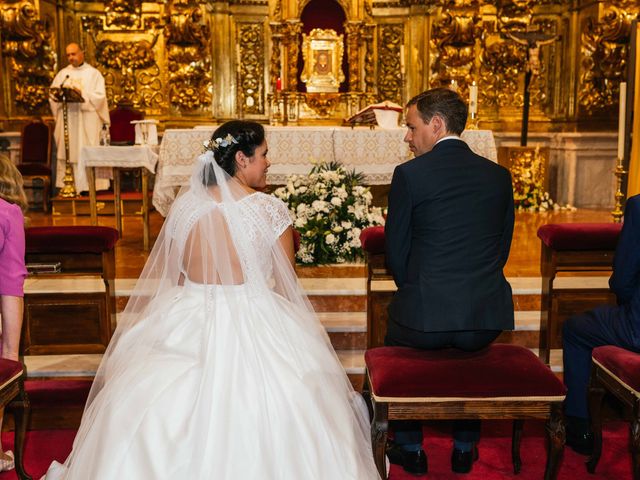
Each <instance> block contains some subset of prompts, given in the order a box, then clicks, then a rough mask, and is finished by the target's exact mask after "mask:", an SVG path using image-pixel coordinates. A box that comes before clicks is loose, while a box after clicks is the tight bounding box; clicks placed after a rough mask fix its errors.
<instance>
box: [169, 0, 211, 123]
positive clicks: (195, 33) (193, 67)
mask: <svg viewBox="0 0 640 480" xmlns="http://www.w3.org/2000/svg"><path fill="white" fill-rule="evenodd" d="M164 18H165V22H166V23H165V27H164V36H165V41H166V46H167V57H168V58H167V65H168V70H169V72H168V73H169V80H168V85H167V86H168V88H169V102H170V104H171V106H172V107H175V108H177V109H179V110H182V111H183V112H184V113H187V112H193V111H196V110H200V109H206V108H208V107H209V106H210V105H211V93H212V90H213V87H212V84H211V54H210V52H209V49H208V44H209V41H208V39H209V37H210V34H211V32H210V29H209V25H208V24H207V23H206V21H204V20H203V18H202V10H201V6H199V5H198V4H196V3H195V2H192V1H189V0H174V1H173V2H171V3H170V5H169V6H168V8H167V10H166V12H165V17H164Z"/></svg>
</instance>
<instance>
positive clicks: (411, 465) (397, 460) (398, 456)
mask: <svg viewBox="0 0 640 480" xmlns="http://www.w3.org/2000/svg"><path fill="white" fill-rule="evenodd" d="M387 457H388V458H389V461H390V462H391V463H393V464H394V465H401V466H402V468H403V469H404V471H405V472H407V473H410V474H412V475H424V474H425V473H427V468H428V467H427V454H426V453H424V450H419V451H417V452H409V451H407V450H405V449H404V448H402V446H400V445H396V444H394V443H389V444H387Z"/></svg>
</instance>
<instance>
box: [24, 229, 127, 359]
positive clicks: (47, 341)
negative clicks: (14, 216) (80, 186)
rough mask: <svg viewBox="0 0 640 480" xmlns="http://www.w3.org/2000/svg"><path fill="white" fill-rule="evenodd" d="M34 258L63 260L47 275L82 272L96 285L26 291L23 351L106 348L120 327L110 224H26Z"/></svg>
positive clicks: (46, 261)
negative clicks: (57, 268)
mask: <svg viewBox="0 0 640 480" xmlns="http://www.w3.org/2000/svg"><path fill="white" fill-rule="evenodd" d="M25 240H26V249H25V250H26V255H25V258H26V261H27V263H28V264H32V263H44V264H56V263H59V264H60V268H61V271H60V272H59V273H54V274H42V275H41V276H44V275H46V278H55V279H60V281H61V283H60V285H63V284H64V282H68V281H69V280H70V279H73V278H77V277H79V276H82V277H85V276H89V277H93V279H96V277H98V279H99V280H101V282H95V281H93V282H91V280H89V281H87V280H86V279H85V280H83V284H86V283H89V284H91V288H90V289H88V290H87V289H84V290H83V289H80V290H75V289H73V290H71V291H66V292H64V293H61V292H36V291H31V292H30V291H28V290H27V292H25V313H24V323H23V331H22V338H21V351H22V353H23V354H27V355H41V354H73V353H102V352H104V351H105V349H106V347H107V345H108V343H109V340H110V338H111V334H112V332H113V330H114V328H115V311H116V309H115V286H114V283H115V244H116V242H117V240H118V232H117V230H115V229H113V228H110V227H92V226H76V227H33V228H28V229H26V230H25Z"/></svg>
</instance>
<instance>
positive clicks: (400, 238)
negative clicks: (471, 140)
mask: <svg viewBox="0 0 640 480" xmlns="http://www.w3.org/2000/svg"><path fill="white" fill-rule="evenodd" d="M406 120H407V129H408V131H407V134H406V136H405V139H404V140H405V142H407V143H408V144H409V148H410V149H411V151H412V152H413V153H414V154H415V157H416V158H414V159H413V160H411V161H409V162H406V163H404V164H402V165H399V166H398V167H396V169H395V171H394V173H393V180H392V181H391V189H390V192H389V211H388V215H387V222H386V226H385V237H386V243H387V245H386V257H387V265H388V267H389V268H390V270H391V272H392V274H393V278H394V280H395V283H396V285H397V287H398V290H397V292H396V293H395V295H394V297H393V300H392V302H391V304H390V306H389V324H388V331H387V337H386V339H385V343H386V344H387V345H397V346H409V347H415V348H423V349H429V350H431V349H439V348H447V347H453V348H459V349H461V350H465V351H474V350H479V349H481V348H484V347H485V346H487V345H488V344H490V343H491V342H492V341H493V340H495V339H496V337H497V336H498V335H499V334H500V333H501V331H502V330H511V329H513V323H514V322H513V300H512V298H511V286H510V285H509V283H508V282H507V280H506V279H505V277H504V274H503V271H502V269H503V267H504V265H505V264H506V262H507V258H508V256H509V249H510V247H511V237H512V234H513V223H514V209H513V191H512V186H511V176H510V174H509V171H508V170H506V169H505V168H503V167H501V166H500V165H497V164H496V163H494V162H492V161H491V160H488V159H486V158H484V157H481V156H479V155H476V154H475V153H474V152H472V151H471V149H470V148H469V146H468V145H467V144H466V143H465V142H464V141H463V140H461V139H460V134H461V133H462V131H463V130H464V128H465V124H466V121H467V105H466V104H465V103H464V101H463V100H462V99H461V98H460V96H459V95H458V94H457V93H456V92H454V91H452V90H449V89H447V88H435V89H432V90H428V91H426V92H424V93H421V94H420V95H417V96H416V97H414V98H413V99H411V100H410V101H409V103H408V104H407V112H406ZM393 430H394V433H395V439H394V443H393V444H391V445H390V446H389V448H388V449H387V455H388V457H389V460H390V461H391V462H392V463H396V464H401V465H402V466H403V468H404V469H405V470H406V471H408V472H410V473H413V474H421V473H426V471H427V459H426V455H425V453H424V451H423V450H422V446H421V444H422V431H421V426H420V424H419V423H418V422H394V425H393ZM479 434H480V423H479V422H478V421H460V422H456V424H455V425H454V450H453V453H452V457H451V464H452V469H453V471H455V472H459V473H466V472H469V471H471V467H472V464H473V461H474V460H475V459H477V449H476V446H475V443H476V442H477V441H478V439H479Z"/></svg>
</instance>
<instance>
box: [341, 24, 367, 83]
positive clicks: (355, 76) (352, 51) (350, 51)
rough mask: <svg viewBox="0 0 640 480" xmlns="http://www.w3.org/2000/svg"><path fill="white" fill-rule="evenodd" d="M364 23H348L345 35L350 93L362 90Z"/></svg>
mask: <svg viewBox="0 0 640 480" xmlns="http://www.w3.org/2000/svg"><path fill="white" fill-rule="evenodd" d="M363 30H364V25H363V23H362V22H347V24H346V25H345V33H346V34H347V64H348V65H349V91H350V92H357V91H360V90H361V85H360V45H362V43H363V42H362V32H363Z"/></svg>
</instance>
